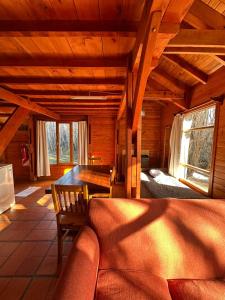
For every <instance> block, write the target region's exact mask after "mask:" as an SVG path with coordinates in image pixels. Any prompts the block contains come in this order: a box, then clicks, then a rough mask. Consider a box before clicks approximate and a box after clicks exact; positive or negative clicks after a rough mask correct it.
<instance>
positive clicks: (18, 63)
mask: <svg viewBox="0 0 225 300" xmlns="http://www.w3.org/2000/svg"><path fill="white" fill-rule="evenodd" d="M127 66H128V59H127V57H124V56H122V57H99V58H90V57H87V58H62V57H46V56H36V57H35V58H32V57H23V56H22V57H20V56H11V57H7V58H6V57H5V56H4V57H1V56H0V67H13V68H15V67H23V68H26V67H28V68H35V67H38V68H42V67H43V68H86V69H98V68H99V69H105V68H121V69H125V70H126V69H127Z"/></svg>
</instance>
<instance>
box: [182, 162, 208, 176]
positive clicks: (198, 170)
mask: <svg viewBox="0 0 225 300" xmlns="http://www.w3.org/2000/svg"><path fill="white" fill-rule="evenodd" d="M180 164H181V165H182V166H183V167H186V168H189V169H192V170H194V171H197V172H201V173H206V174H207V175H208V174H210V171H209V170H204V169H201V168H198V167H195V166H192V165H189V164H185V163H182V162H181V163H180Z"/></svg>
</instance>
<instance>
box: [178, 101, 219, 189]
mask: <svg viewBox="0 0 225 300" xmlns="http://www.w3.org/2000/svg"><path fill="white" fill-rule="evenodd" d="M215 113H216V106H215V105H213V106H210V107H207V108H204V109H200V110H196V111H194V112H191V113H187V114H185V116H184V120H183V133H182V142H181V157H180V165H181V171H182V172H181V174H182V177H183V179H185V180H187V181H188V182H190V183H191V184H193V185H195V186H196V187H198V188H200V189H201V190H203V191H205V192H208V190H209V179H210V173H211V168H212V151H213V137H214V126H215Z"/></svg>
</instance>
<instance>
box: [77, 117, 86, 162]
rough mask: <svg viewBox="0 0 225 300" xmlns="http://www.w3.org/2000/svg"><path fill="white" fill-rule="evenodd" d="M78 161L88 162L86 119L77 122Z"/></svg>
mask: <svg viewBox="0 0 225 300" xmlns="http://www.w3.org/2000/svg"><path fill="white" fill-rule="evenodd" d="M78 149H79V150H78V151H79V153H78V163H79V165H87V164H88V128H87V122H86V121H80V122H78Z"/></svg>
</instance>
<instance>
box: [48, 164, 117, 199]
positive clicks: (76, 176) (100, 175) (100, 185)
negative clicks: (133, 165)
mask: <svg viewBox="0 0 225 300" xmlns="http://www.w3.org/2000/svg"><path fill="white" fill-rule="evenodd" d="M111 172H112V166H110V165H77V166H75V167H74V168H72V169H71V170H70V171H69V172H68V173H66V174H65V175H63V176H62V177H60V178H59V179H58V180H56V181H55V182H54V184H58V185H76V186H77V185H78V186H83V185H87V186H88V190H89V192H90V191H98V192H106V191H108V190H109V188H110V184H111ZM46 193H48V194H50V193H51V189H47V190H46Z"/></svg>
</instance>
